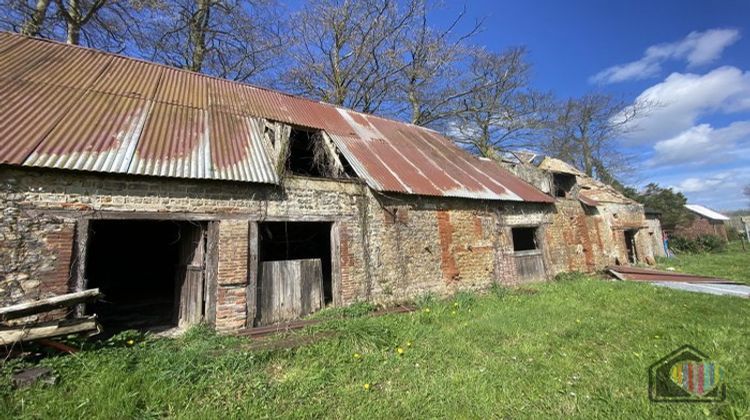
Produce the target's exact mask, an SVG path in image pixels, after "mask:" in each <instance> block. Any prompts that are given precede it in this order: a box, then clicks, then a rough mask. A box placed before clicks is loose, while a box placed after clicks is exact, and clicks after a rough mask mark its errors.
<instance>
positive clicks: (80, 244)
mask: <svg viewBox="0 0 750 420" xmlns="http://www.w3.org/2000/svg"><path fill="white" fill-rule="evenodd" d="M88 242H89V220H88V219H81V220H78V221H77V222H76V243H75V245H76V246H75V253H76V254H75V255H76V260H75V267H74V269H75V273H76V274H75V276H76V280H75V291H76V292H80V291H82V290H86V287H87V286H88V285H87V283H88V281H87V280H86V251H87V249H88ZM75 312H76V316H83V315H84V313H85V312H86V305H84V304H79V305H78V306H77V307H76V311H75Z"/></svg>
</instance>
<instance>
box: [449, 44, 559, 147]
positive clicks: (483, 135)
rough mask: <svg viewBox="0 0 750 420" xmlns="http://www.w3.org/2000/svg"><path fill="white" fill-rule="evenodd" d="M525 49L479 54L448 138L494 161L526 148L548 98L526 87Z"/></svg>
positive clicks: (542, 119) (540, 125)
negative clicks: (505, 154) (511, 151)
mask: <svg viewBox="0 0 750 420" xmlns="http://www.w3.org/2000/svg"><path fill="white" fill-rule="evenodd" d="M524 58H525V50H524V49H523V48H514V49H510V50H508V51H505V52H503V53H493V52H487V51H484V50H479V51H476V52H475V53H474V56H473V59H472V62H471V64H470V66H469V68H468V69H467V70H466V72H467V77H466V79H465V80H464V82H463V83H464V86H462V87H461V89H463V90H465V91H466V92H467V94H466V95H465V96H464V97H463V98H462V99H461V103H462V106H461V109H460V112H459V113H458V116H457V117H456V118H455V119H454V120H453V121H452V122H451V124H450V127H449V129H448V134H449V135H451V137H453V139H454V141H456V142H457V143H459V144H461V145H464V146H465V147H467V148H468V149H470V150H472V151H473V152H475V153H477V154H479V155H480V156H484V157H488V158H495V159H496V158H498V157H499V154H500V153H501V152H502V151H504V150H509V149H514V148H523V147H529V145H531V144H532V140H533V138H534V137H535V136H536V135H538V132H539V130H540V129H542V128H543V127H544V123H545V118H546V106H547V104H548V102H549V98H548V95H546V94H542V93H539V92H535V91H533V90H532V89H530V87H529V80H528V76H529V65H528V64H527V63H526V61H525V59H524Z"/></svg>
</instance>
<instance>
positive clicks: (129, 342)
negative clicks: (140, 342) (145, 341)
mask: <svg viewBox="0 0 750 420" xmlns="http://www.w3.org/2000/svg"><path fill="white" fill-rule="evenodd" d="M126 343H127V344H128V345H129V346H132V345H133V344H135V341H133V340H128V341H126Z"/></svg>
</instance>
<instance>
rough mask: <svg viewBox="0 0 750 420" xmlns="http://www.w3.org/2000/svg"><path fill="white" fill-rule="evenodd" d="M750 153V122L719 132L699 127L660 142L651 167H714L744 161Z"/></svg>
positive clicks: (737, 123) (743, 122)
mask: <svg viewBox="0 0 750 420" xmlns="http://www.w3.org/2000/svg"><path fill="white" fill-rule="evenodd" d="M748 149H750V121H737V122H734V123H732V124H730V125H728V126H727V127H723V128H718V129H717V128H713V127H712V126H711V125H710V124H700V125H697V126H694V127H691V128H689V129H687V130H685V131H683V132H682V133H680V134H678V135H676V136H675V137H673V138H671V139H668V140H662V141H660V142H657V143H656V144H655V145H654V157H653V158H652V159H651V160H650V161H649V165H651V166H671V165H715V164H720V163H725V162H730V161H734V160H737V159H742V158H743V157H744V156H748V154H749V153H750V150H748ZM690 179H692V178H690ZM690 179H687V180H685V181H684V182H688V181H689V180H690Z"/></svg>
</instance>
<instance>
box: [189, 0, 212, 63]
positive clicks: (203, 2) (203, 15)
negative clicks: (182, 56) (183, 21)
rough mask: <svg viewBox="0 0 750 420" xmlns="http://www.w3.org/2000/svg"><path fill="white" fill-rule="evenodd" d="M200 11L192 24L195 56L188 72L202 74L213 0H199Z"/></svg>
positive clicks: (191, 38) (194, 16)
mask: <svg viewBox="0 0 750 420" xmlns="http://www.w3.org/2000/svg"><path fill="white" fill-rule="evenodd" d="M197 4H198V10H196V12H195V15H193V19H192V21H191V22H190V43H191V44H192V45H193V56H192V57H191V60H190V61H191V62H190V63H189V65H188V70H190V71H195V72H200V71H201V70H203V61H204V60H205V58H206V31H208V22H209V18H210V16H211V0H198V2H197Z"/></svg>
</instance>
